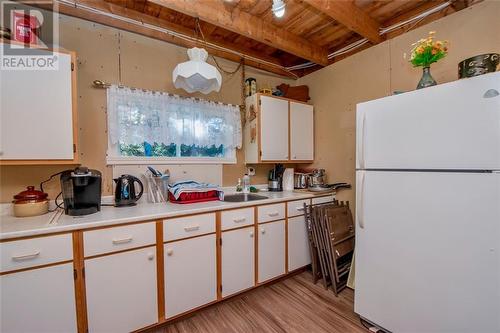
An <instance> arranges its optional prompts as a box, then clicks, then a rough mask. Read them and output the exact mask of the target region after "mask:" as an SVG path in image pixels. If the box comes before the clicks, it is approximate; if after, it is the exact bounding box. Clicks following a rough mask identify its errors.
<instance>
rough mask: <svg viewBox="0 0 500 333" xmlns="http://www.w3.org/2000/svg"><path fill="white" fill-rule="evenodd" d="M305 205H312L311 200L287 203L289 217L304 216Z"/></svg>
mask: <svg viewBox="0 0 500 333" xmlns="http://www.w3.org/2000/svg"><path fill="white" fill-rule="evenodd" d="M304 204H306V205H310V204H311V200H309V199H305V200H296V201H289V202H288V203H287V207H288V210H287V212H288V217H292V216H299V215H304Z"/></svg>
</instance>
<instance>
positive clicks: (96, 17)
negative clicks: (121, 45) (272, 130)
mask: <svg viewBox="0 0 500 333" xmlns="http://www.w3.org/2000/svg"><path fill="white" fill-rule="evenodd" d="M75 4H76V6H68V5H65V4H59V12H60V13H61V14H65V15H69V16H74V17H78V18H82V19H84V20H88V21H92V22H96V23H100V24H103V25H107V26H111V27H113V28H117V29H122V30H126V31H130V32H133V33H137V34H140V35H143V36H147V37H150V38H154V39H158V40H162V41H165V42H168V43H172V44H175V45H178V46H182V47H186V48H191V47H195V46H198V47H199V46H200V45H199V43H196V42H194V41H189V40H186V39H182V38H179V37H175V36H173V35H171V34H168V33H165V32H161V31H158V30H155V29H151V28H148V27H146V26H143V25H137V24H134V23H131V22H127V21H123V20H120V19H115V18H110V17H109V16H106V15H105V14H114V15H117V16H121V17H125V18H129V19H133V20H136V21H138V22H143V23H146V24H150V25H154V26H157V27H160V28H164V29H168V30H171V31H175V32H178V33H181V34H183V35H186V36H194V31H193V30H192V29H189V28H186V27H184V26H181V25H178V24H175V23H172V22H168V21H165V20H162V19H160V18H156V17H153V16H150V15H147V14H144V13H140V12H137V11H135V10H132V9H128V8H125V7H122V6H120V5H114V4H112V3H109V2H104V1H95V0H76V1H75ZM78 5H84V6H87V7H92V8H93V9H97V10H99V11H100V12H102V13H104V14H99V13H97V12H90V11H87V10H85V9H84V8H81V7H79V6H78ZM39 6H40V7H43V5H39ZM207 42H210V43H212V44H215V45H218V46H221V47H224V48H229V45H225V43H224V42H221V41H213V42H212V41H210V40H207ZM221 44H224V45H221ZM204 47H205V48H206V49H207V51H208V52H209V53H210V54H212V55H214V56H217V57H220V58H224V59H227V60H231V61H234V62H240V60H241V56H240V55H238V54H235V53H232V52H227V51H224V50H221V49H218V48H214V47H211V46H209V45H204ZM231 49H232V50H234V51H235V52H238V53H241V54H244V55H247V56H251V57H253V58H258V59H263V60H265V61H266V62H269V64H266V63H261V62H258V61H255V60H252V59H248V58H246V59H245V64H246V65H248V66H251V67H254V68H257V69H261V70H264V71H267V72H271V73H274V74H277V75H280V76H286V77H293V78H295V75H294V74H292V73H290V72H288V71H286V70H284V69H283V67H282V66H281V64H280V60H279V59H276V58H273V57H269V56H265V55H262V54H261V53H258V52H255V51H252V50H247V49H242V48H241V47H235V46H234V45H231ZM264 58H265V59H264ZM272 64H275V65H272Z"/></svg>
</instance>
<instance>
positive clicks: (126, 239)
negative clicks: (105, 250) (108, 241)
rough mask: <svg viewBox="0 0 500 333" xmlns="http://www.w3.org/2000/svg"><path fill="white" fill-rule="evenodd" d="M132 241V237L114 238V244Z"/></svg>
mask: <svg viewBox="0 0 500 333" xmlns="http://www.w3.org/2000/svg"><path fill="white" fill-rule="evenodd" d="M131 241H132V237H128V238H122V239H113V244H115V245H119V244H126V243H130V242H131Z"/></svg>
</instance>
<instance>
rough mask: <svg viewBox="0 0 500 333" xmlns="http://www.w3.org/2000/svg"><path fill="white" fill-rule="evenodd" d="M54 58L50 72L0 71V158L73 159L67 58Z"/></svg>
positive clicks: (71, 100) (62, 55) (69, 59)
mask: <svg viewBox="0 0 500 333" xmlns="http://www.w3.org/2000/svg"><path fill="white" fill-rule="evenodd" d="M0 47H2V48H3V47H5V44H1V43H0ZM38 52H47V55H51V54H52V53H51V52H48V51H40V50H38ZM57 59H58V61H57V66H58V68H57V69H54V70H0V71H1V73H0V76H1V77H2V82H3V84H2V85H1V86H0V110H1V119H2V121H1V122H0V126H1V130H0V137H1V140H0V159H2V160H73V143H74V142H73V98H72V96H73V95H72V94H73V91H72V75H73V73H72V67H71V55H70V54H66V53H57ZM20 133H37V135H36V140H33V137H32V136H31V135H24V136H23V135H20Z"/></svg>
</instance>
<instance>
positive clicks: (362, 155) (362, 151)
mask: <svg viewBox="0 0 500 333" xmlns="http://www.w3.org/2000/svg"><path fill="white" fill-rule="evenodd" d="M365 122H366V113H364V112H363V118H361V138H360V140H359V141H360V142H359V167H360V168H361V169H364V168H365V136H366V135H365Z"/></svg>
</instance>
